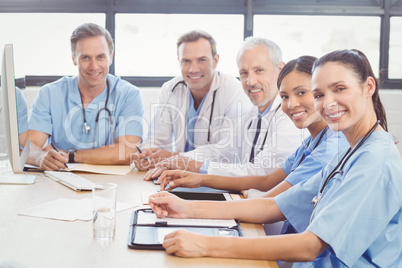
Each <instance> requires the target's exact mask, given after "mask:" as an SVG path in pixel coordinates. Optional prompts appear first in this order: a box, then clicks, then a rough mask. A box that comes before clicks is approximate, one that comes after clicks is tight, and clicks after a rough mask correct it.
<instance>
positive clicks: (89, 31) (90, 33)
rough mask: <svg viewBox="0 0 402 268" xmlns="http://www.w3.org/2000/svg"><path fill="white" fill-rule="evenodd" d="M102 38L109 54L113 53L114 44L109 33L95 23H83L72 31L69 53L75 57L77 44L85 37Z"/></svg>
mask: <svg viewBox="0 0 402 268" xmlns="http://www.w3.org/2000/svg"><path fill="white" fill-rule="evenodd" d="M95 36H104V37H105V38H106V41H107V45H108V47H109V53H110V54H112V53H113V52H114V44H113V39H112V36H111V35H110V33H109V31H108V30H106V29H105V28H103V27H101V26H99V25H97V24H95V23H84V24H82V25H80V26H78V27H77V28H75V30H74V31H73V33H72V34H71V37H70V44H71V52H72V53H73V55H75V49H76V47H77V42H78V41H79V40H81V39H84V38H87V37H95Z"/></svg>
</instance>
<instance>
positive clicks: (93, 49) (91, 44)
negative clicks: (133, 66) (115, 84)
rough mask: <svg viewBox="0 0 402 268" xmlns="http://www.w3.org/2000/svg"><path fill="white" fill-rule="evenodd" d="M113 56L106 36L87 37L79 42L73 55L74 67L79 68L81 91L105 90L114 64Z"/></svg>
mask: <svg viewBox="0 0 402 268" xmlns="http://www.w3.org/2000/svg"><path fill="white" fill-rule="evenodd" d="M112 58H113V55H112V54H111V53H110V52H109V47H108V44H107V41H106V38H105V37H104V36H95V37H87V38H83V39H81V40H79V41H78V42H77V44H76V50H75V53H74V55H73V62H74V65H76V66H77V67H78V73H79V78H78V83H79V88H80V89H81V90H85V89H93V88H95V89H98V90H103V89H104V87H105V86H106V76H107V74H108V73H109V66H110V65H111V64H112Z"/></svg>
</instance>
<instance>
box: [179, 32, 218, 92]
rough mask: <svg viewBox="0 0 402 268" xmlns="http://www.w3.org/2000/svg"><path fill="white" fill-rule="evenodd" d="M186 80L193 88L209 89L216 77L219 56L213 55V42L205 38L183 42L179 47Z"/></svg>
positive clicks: (180, 61)
mask: <svg viewBox="0 0 402 268" xmlns="http://www.w3.org/2000/svg"><path fill="white" fill-rule="evenodd" d="M178 54H179V58H178V59H179V64H180V69H181V74H182V76H183V79H184V81H185V82H186V83H187V85H189V87H190V89H191V90H203V91H208V90H209V88H210V86H211V84H212V80H213V78H214V73H215V68H216V66H217V65H218V60H219V56H218V54H216V55H215V56H214V57H212V49H211V44H210V43H209V41H208V40H207V39H205V38H200V39H198V40H197V41H195V42H186V43H182V44H181V45H180V46H179V49H178Z"/></svg>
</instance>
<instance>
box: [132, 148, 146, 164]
mask: <svg viewBox="0 0 402 268" xmlns="http://www.w3.org/2000/svg"><path fill="white" fill-rule="evenodd" d="M135 148H137V150H138V152H139V153H140V154H141V153H142V150H141V148H140V146H138V145H136V146H135ZM145 160H147V161H148V162H149V159H148V157H145Z"/></svg>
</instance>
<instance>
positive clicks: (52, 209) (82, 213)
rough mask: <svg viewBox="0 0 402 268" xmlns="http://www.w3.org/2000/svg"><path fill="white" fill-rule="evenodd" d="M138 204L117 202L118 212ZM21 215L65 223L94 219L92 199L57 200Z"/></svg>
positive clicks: (27, 210)
mask: <svg viewBox="0 0 402 268" xmlns="http://www.w3.org/2000/svg"><path fill="white" fill-rule="evenodd" d="M137 206H138V205H136V204H126V203H120V202H117V204H116V212H120V211H123V210H126V209H129V208H134V207H137ZM18 214H19V215H23V216H31V217H38V218H47V219H54V220H63V221H75V220H82V221H90V220H92V218H93V212H92V199H91V198H84V199H68V198H60V199H56V200H53V201H50V202H47V203H44V204H41V205H38V206H35V207H32V208H27V209H24V210H22V211H21V212H20V213H18Z"/></svg>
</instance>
